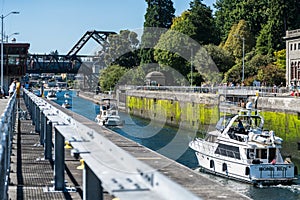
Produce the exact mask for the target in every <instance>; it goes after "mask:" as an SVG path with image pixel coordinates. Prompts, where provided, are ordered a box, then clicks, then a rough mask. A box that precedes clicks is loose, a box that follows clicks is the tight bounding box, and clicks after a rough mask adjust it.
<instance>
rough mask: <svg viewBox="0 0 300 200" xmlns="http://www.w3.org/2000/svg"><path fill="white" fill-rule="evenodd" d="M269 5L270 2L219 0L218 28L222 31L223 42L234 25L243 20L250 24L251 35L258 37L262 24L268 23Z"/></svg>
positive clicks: (216, 13) (260, 0)
mask: <svg viewBox="0 0 300 200" xmlns="http://www.w3.org/2000/svg"><path fill="white" fill-rule="evenodd" d="M267 3H268V0H259V1H256V0H243V1H241V0H217V1H216V3H215V8H216V12H215V16H216V26H217V27H218V29H219V30H220V33H221V38H222V40H223V41H225V40H226V38H227V36H228V33H229V31H230V29H231V27H232V26H233V24H237V23H238V22H239V21H240V20H242V19H243V20H245V21H246V22H247V23H248V25H249V29H250V33H251V34H252V35H253V36H254V37H256V36H257V34H258V32H259V31H260V29H261V25H262V22H266V21H267V14H268V12H266V10H267V7H268V4H267Z"/></svg>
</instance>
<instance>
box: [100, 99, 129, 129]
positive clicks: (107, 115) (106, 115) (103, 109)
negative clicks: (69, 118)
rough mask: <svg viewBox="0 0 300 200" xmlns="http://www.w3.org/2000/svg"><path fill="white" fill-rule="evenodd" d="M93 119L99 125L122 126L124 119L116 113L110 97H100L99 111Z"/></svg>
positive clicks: (115, 107)
mask: <svg viewBox="0 0 300 200" xmlns="http://www.w3.org/2000/svg"><path fill="white" fill-rule="evenodd" d="M95 121H96V122H97V123H98V124H99V125H101V126H122V125H124V121H123V120H121V117H120V116H119V114H118V108H117V105H116V104H114V103H112V99H102V100H101V103H100V111H99V114H98V115H97V116H96V118H95Z"/></svg>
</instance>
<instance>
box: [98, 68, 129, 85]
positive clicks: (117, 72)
mask: <svg viewBox="0 0 300 200" xmlns="http://www.w3.org/2000/svg"><path fill="white" fill-rule="evenodd" d="M126 71H127V69H126V68H125V67H121V66H118V65H111V66H109V67H107V68H105V69H103V70H101V72H100V77H99V83H100V87H101V90H102V91H109V90H111V89H113V88H114V87H115V86H116V85H117V83H118V81H119V80H120V79H121V77H122V76H123V75H124V74H125V73H126Z"/></svg>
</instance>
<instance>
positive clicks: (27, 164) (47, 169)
mask: <svg viewBox="0 0 300 200" xmlns="http://www.w3.org/2000/svg"><path fill="white" fill-rule="evenodd" d="M20 107H21V109H22V110H24V111H26V106H25V104H24V101H23V100H22V99H21V102H20ZM20 121H21V133H16V134H15V135H14V139H13V145H12V149H13V150H12V156H11V173H10V186H9V191H8V195H9V199H82V188H81V186H82V178H81V177H82V170H81V169H77V167H78V166H79V165H80V162H79V161H78V160H76V159H75V158H74V157H71V154H70V151H65V156H66V162H65V164H66V166H65V167H66V171H65V173H66V175H65V177H66V186H67V187H68V188H70V190H66V191H64V192H57V191H53V179H54V178H53V177H54V175H53V170H54V165H53V161H49V160H45V159H43V157H44V148H43V146H41V145H40V144H39V141H40V139H39V134H38V133H36V132H35V131H34V126H33V125H32V121H31V120H30V119H26V118H24V119H21V120H20ZM16 130H17V129H16Z"/></svg>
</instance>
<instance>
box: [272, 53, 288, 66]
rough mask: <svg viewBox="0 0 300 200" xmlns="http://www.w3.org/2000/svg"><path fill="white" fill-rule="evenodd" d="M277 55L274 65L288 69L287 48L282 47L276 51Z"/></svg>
mask: <svg viewBox="0 0 300 200" xmlns="http://www.w3.org/2000/svg"><path fill="white" fill-rule="evenodd" d="M274 56H275V62H274V65H276V66H277V67H278V68H280V69H284V70H285V69H286V50H285V49H282V50H280V51H275V52H274Z"/></svg>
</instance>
